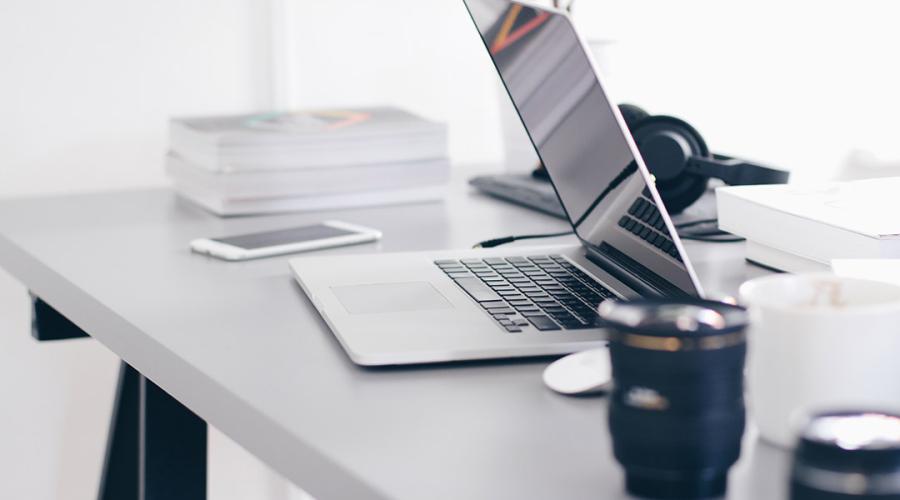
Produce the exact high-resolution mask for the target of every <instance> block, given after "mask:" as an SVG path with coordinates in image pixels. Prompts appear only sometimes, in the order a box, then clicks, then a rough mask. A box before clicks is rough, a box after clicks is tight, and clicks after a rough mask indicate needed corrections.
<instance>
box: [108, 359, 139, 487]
mask: <svg viewBox="0 0 900 500" xmlns="http://www.w3.org/2000/svg"><path fill="white" fill-rule="evenodd" d="M140 382H141V375H140V374H139V373H138V372H137V370H135V369H134V368H132V367H130V366H129V365H128V363H125V362H124V361H122V362H121V363H120V366H119V383H118V385H117V386H116V399H115V402H114V403H113V411H112V419H111V420H110V423H109V437H108V438H107V442H106V458H105V459H104V461H103V472H102V475H101V476H100V495H99V499H100V500H137V499H138V453H139V450H138V431H139V430H140V429H138V412H139V411H140V400H139V396H140V389H141V385H140Z"/></svg>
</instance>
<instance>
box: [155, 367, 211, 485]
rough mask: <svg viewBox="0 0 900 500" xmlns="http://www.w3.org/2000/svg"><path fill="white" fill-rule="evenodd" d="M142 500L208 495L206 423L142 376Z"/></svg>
mask: <svg viewBox="0 0 900 500" xmlns="http://www.w3.org/2000/svg"><path fill="white" fill-rule="evenodd" d="M139 456H140V465H139V469H138V470H139V474H140V477H139V478H138V483H139V484H140V490H139V493H140V494H139V496H138V499H139V500H202V499H205V498H206V422H204V421H203V420H202V419H200V417H198V416H197V415H195V414H194V413H193V412H191V411H190V410H188V409H187V408H185V407H184V406H182V404H181V403H179V402H178V401H176V400H175V398H173V397H172V396H169V395H168V394H167V393H166V392H165V391H163V390H162V389H160V388H159V387H157V386H156V384H154V383H153V382H151V381H149V380H147V378H145V377H143V376H142V377H141V415H140V454H139Z"/></svg>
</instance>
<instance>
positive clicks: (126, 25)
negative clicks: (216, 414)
mask: <svg viewBox="0 0 900 500" xmlns="http://www.w3.org/2000/svg"><path fill="white" fill-rule="evenodd" d="M269 21H270V18H269V6H268V3H267V2H260V1H259V0H191V1H180V0H153V1H137V0H80V1H77V2H70V1H64V0H3V1H2V2H0V61H3V65H2V69H0V72H2V73H0V110H2V111H3V116H2V118H0V196H23V195H29V194H38V193H51V192H71V191H76V190H94V189H105V188H118V187H125V186H128V187H130V186H148V185H158V184H162V183H164V182H165V180H164V176H163V173H162V162H161V159H162V155H163V152H164V150H165V140H166V139H165V133H166V120H167V118H168V116H170V115H173V114H193V113H210V112H228V111H244V110H251V109H257V108H260V107H267V106H269V104H270V101H271V99H272V94H271V92H270V89H271V87H272V82H271V81H270V79H269V76H270V73H269V61H270V57H269V41H270V33H269ZM29 319H30V318H29V313H28V298H27V291H26V290H25V289H24V288H23V287H22V286H21V285H20V284H19V283H17V282H16V281H15V280H13V279H12V278H11V277H10V276H9V275H8V274H6V273H5V272H3V271H0V399H2V401H3V406H2V411H0V471H3V473H2V476H0V477H2V480H0V498H4V499H5V498H10V499H12V498H21V499H26V498H27V499H29V500H55V499H67V500H80V499H85V500H86V499H92V498H96V488H97V484H98V481H99V477H100V476H99V474H100V467H101V461H102V456H103V451H104V446H105V438H106V431H107V425H108V421H109V412H110V409H111V408H112V395H113V388H114V384H115V377H116V373H117V369H118V362H117V359H116V358H115V356H114V355H113V354H112V353H110V352H109V351H107V350H106V349H105V348H103V347H102V346H100V345H99V344H98V343H96V342H93V341H91V340H75V341H65V342H58V343H51V344H38V343H36V342H34V341H32V340H31V338H30V336H29ZM209 486H210V498H216V499H225V500H238V499H246V498H269V499H287V498H294V499H298V498H303V496H302V494H301V493H299V492H298V490H296V489H294V488H292V487H290V486H289V485H288V483H287V482H285V481H284V480H283V479H281V478H279V477H278V476H276V475H275V474H274V473H272V472H271V471H270V470H269V469H268V468H267V467H265V466H263V465H262V464H261V463H259V462H258V461H257V460H256V459H255V458H253V457H252V456H250V455H249V454H248V453H247V452H245V451H244V450H242V449H241V448H240V447H239V446H237V445H236V444H234V443H233V442H231V441H229V440H228V439H227V438H226V437H224V436H223V435H222V434H220V433H218V432H216V431H215V430H214V429H211V433H210V484H209Z"/></svg>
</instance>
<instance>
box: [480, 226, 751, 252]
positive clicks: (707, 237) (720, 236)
mask: <svg viewBox="0 0 900 500" xmlns="http://www.w3.org/2000/svg"><path fill="white" fill-rule="evenodd" d="M717 221H718V219H699V220H694V221H690V222H682V223H680V224H675V228H676V229H684V228H688V227H693V226H700V225H703V224H711V223H714V222H717ZM573 233H574V231H564V232H561V233H546V234H526V235H522V236H504V237H502V238H494V239H490V240H485V241H482V242H480V243H477V244H475V246H473V247H472V248H493V247H498V246H500V245H505V244H507V243H512V242H514V241H519V240H534V239H538V238H556V237H558V236H566V235H569V234H573ZM678 236H679V237H680V238H681V239H683V240H691V241H702V242H705V243H738V242H741V241H744V238H741V237H737V236H733V237H732V236H731V233H727V232H725V231H722V230H721V229H715V230H712V231H692V232H689V233H686V234H682V233H681V232H679V233H678Z"/></svg>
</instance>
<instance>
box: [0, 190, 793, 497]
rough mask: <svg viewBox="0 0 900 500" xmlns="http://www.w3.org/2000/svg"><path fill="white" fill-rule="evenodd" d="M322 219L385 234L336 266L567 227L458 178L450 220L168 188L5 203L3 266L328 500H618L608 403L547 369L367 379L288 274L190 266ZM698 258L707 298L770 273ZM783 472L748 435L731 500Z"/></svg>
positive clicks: (716, 251)
mask: <svg viewBox="0 0 900 500" xmlns="http://www.w3.org/2000/svg"><path fill="white" fill-rule="evenodd" d="M326 218H337V219H343V220H347V221H349V222H354V223H359V224H363V225H366V226H371V227H375V228H379V229H381V230H383V231H384V235H385V236H384V239H383V241H381V242H380V243H378V244H377V245H364V246H357V247H349V248H343V249H336V250H326V251H328V252H333V253H351V252H354V253H363V252H390V251H401V250H402V251H409V250H425V249H439V248H454V247H459V248H463V247H469V246H471V245H472V244H473V243H475V242H477V241H480V240H483V239H486V238H489V237H494V236H501V235H507V234H527V233H540V232H551V231H557V230H560V229H563V228H565V224H564V223H563V222H562V221H559V220H557V219H554V218H552V217H549V216H545V215H542V214H539V213H535V212H531V211H528V210H525V209H522V208H518V207H516V206H512V205H508V204H505V203H502V202H499V201H495V200H493V199H489V198H486V197H483V196H481V195H477V194H473V193H470V192H469V190H468V188H467V187H465V185H464V182H463V179H459V180H458V181H456V183H455V184H454V186H453V192H452V195H451V196H450V197H449V199H448V200H447V201H446V202H445V203H431V204H420V205H408V206H396V207H382V208H370V209H359V210H349V211H341V212H333V213H310V214H292V215H279V216H267V217H248V218H238V219H219V218H216V217H214V216H212V215H209V214H208V213H206V212H204V211H202V210H200V209H198V208H195V207H194V206H192V205H190V204H188V203H187V202H184V201H182V200H179V199H177V198H176V197H175V196H174V195H173V194H172V193H171V192H170V191H168V190H148V191H123V192H114V193H108V194H93V195H81V196H66V197H52V198H42V199H25V200H15V201H5V202H2V203H0V266H2V267H3V268H5V269H7V270H8V271H9V272H10V273H11V274H13V275H14V276H16V277H17V278H18V279H19V280H21V281H22V283H24V284H25V285H26V286H27V287H28V288H29V289H30V290H32V291H33V292H34V293H35V294H36V295H37V296H39V297H40V298H42V299H43V300H45V301H46V302H47V303H48V304H50V305H51V306H52V307H53V308H54V309H56V310H57V311H59V312H61V313H62V314H63V315H65V316H66V317H68V318H69V319H71V320H72V321H73V322H74V323H76V324H77V325H78V327H80V328H81V329H83V330H84V331H86V332H88V333H89V334H90V335H91V336H92V337H93V338H95V339H96V340H98V341H99V342H102V343H103V344H104V345H105V346H107V347H108V348H109V349H111V350H112V351H113V352H115V353H116V354H117V355H118V356H120V357H121V358H122V359H123V360H124V361H125V362H127V363H128V364H129V365H130V366H132V367H134V369H136V370H137V371H138V372H140V374H142V375H144V376H146V377H147V378H148V379H149V380H151V381H152V382H153V383H155V384H156V385H157V386H158V387H160V388H162V389H163V390H164V391H165V392H167V393H169V394H171V395H172V396H173V397H174V398H176V399H177V401H179V402H181V403H182V404H183V405H184V406H186V407H187V408H189V409H190V410H192V411H193V412H195V413H196V414H197V415H199V416H200V417H201V418H202V419H203V420H205V421H206V422H208V423H209V424H211V425H214V426H215V427H217V428H218V429H220V430H221V431H222V432H224V433H225V434H227V435H228V436H230V437H231V438H232V439H234V440H235V441H236V442H238V443H239V444H241V445H242V446H244V447H245V448H246V449H248V450H249V451H250V452H252V453H253V454H255V455H256V456H258V457H259V458H260V459H261V460H263V461H264V462H265V463H267V464H269V465H270V466H271V467H273V468H274V469H275V470H277V471H279V472H280V473H281V474H283V475H284V476H285V477H287V478H288V479H290V480H292V481H294V482H295V483H296V484H297V485H299V486H300V487H302V488H303V489H305V490H306V491H308V492H309V493H311V494H312V495H314V496H315V497H316V498H318V499H319V500H331V499H333V500H347V499H354V500H368V499H372V500H374V499H391V500H422V499H435V500H439V499H447V500H460V499H466V500H479V499H484V500H498V499H516V500H530V499H535V500H538V499H540V500H546V499H549V498H558V499H567V500H575V499H585V500H587V499H590V500H595V499H598V498H604V499H610V498H624V494H623V493H622V491H623V490H622V472H621V470H620V468H619V466H618V464H617V463H616V462H615V461H614V459H613V457H612V453H611V450H610V444H609V437H608V432H607V427H606V420H605V408H606V402H605V400H604V399H602V398H565V397H561V396H558V395H555V394H553V393H551V392H550V391H548V390H547V389H545V388H544V387H543V386H542V384H541V378H540V375H541V370H542V369H543V367H544V366H545V365H546V364H547V361H546V360H529V361H513V362H489V363H476V364H457V365H444V366H438V367H424V368H405V369H377V370H373V369H362V368H359V367H357V366H355V365H353V364H352V363H351V362H350V361H349V360H348V359H347V357H346V356H345V355H344V353H343V351H342V350H341V348H340V346H339V345H338V343H337V342H336V341H335V339H334V338H333V336H332V335H331V333H330V331H329V330H328V328H327V327H326V325H325V323H324V322H323V321H322V320H321V319H320V317H319V315H318V314H317V312H316V311H315V309H314V308H313V307H312V305H311V304H310V303H309V301H308V300H307V299H306V297H305V296H304V295H303V293H302V292H301V290H300V289H299V287H298V286H297V285H296V284H295V283H294V281H293V279H292V278H291V276H290V273H289V271H288V267H287V259H288V257H279V258H271V259H265V260H259V261H253V262H246V263H225V262H221V261H217V260H213V259H210V258H206V257H202V256H199V255H193V254H191V253H190V252H189V251H188V249H187V242H188V241H189V240H190V239H192V238H196V237H200V236H212V235H220V234H226V233H242V232H248V231H254V230H264V229H268V228H280V227H285V226H291V225H300V224H306V223H311V222H315V221H319V220H323V219H326ZM557 241H558V240H557ZM688 250H689V253H690V254H691V257H692V258H693V259H694V261H695V263H696V266H697V268H698V272H699V274H700V276H701V279H702V280H703V281H704V283H705V285H706V287H707V289H708V290H709V291H711V292H713V293H723V292H726V293H727V292H732V293H733V292H734V290H735V289H736V287H737V286H738V284H739V283H740V282H741V281H742V280H744V279H745V278H746V277H748V276H750V275H757V274H762V273H764V271H762V270H759V269H757V268H753V267H751V266H747V265H746V264H745V262H744V261H743V258H742V245H741V244H727V245H711V244H696V243H689V244H688ZM21 334H23V335H24V334H25V332H21ZM151 406H152V404H151ZM163 413H165V412H163ZM176 413H177V412H176ZM194 429H195V430H196V427H195V428H194ZM201 430H205V427H202V428H201ZM145 431H146V432H148V434H150V435H152V434H153V429H152V428H149V429H145ZM162 441H165V439H162ZM188 441H189V439H188ZM153 442H156V441H153ZM186 442H187V441H186ZM203 445H205V441H204V443H203ZM176 448H177V447H176ZM132 451H133V450H132ZM177 452H178V450H177V449H176V453H177ZM788 461H789V457H788V455H787V453H785V452H782V451H779V450H776V449H773V448H770V447H768V446H767V445H763V444H757V442H756V440H755V438H754V437H753V435H752V432H750V433H748V436H747V442H746V445H745V448H744V453H743V457H742V459H741V461H740V462H739V463H738V465H737V466H736V467H735V468H734V469H733V471H732V474H731V481H730V486H729V491H730V494H729V498H733V499H745V500H759V499H779V498H784V497H785V491H786V474H787V464H788ZM150 465H152V461H151V464H150ZM145 466H147V464H145ZM129 470H130V469H129ZM175 472H176V473H178V472H179V471H175ZM111 474H113V475H114V476H115V471H112V472H111ZM148 474H149V476H148V477H150V478H152V477H158V476H154V474H155V472H154V471H152V470H150V471H149V473H148ZM176 475H177V474H176ZM185 475H186V476H190V473H185ZM115 477H120V476H115ZM108 479H109V478H108ZM125 479H128V480H130V479H129V478H125ZM182 491H185V492H188V491H191V490H190V489H184V490H182ZM195 491H200V490H195ZM197 495H198V494H196V493H195V496H197ZM200 495H201V496H202V494H200ZM152 496H153V495H149V494H148V495H147V498H151V497H152ZM189 496H190V495H189V494H188V493H185V494H183V495H182V496H181V497H184V498H187V497H189Z"/></svg>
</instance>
